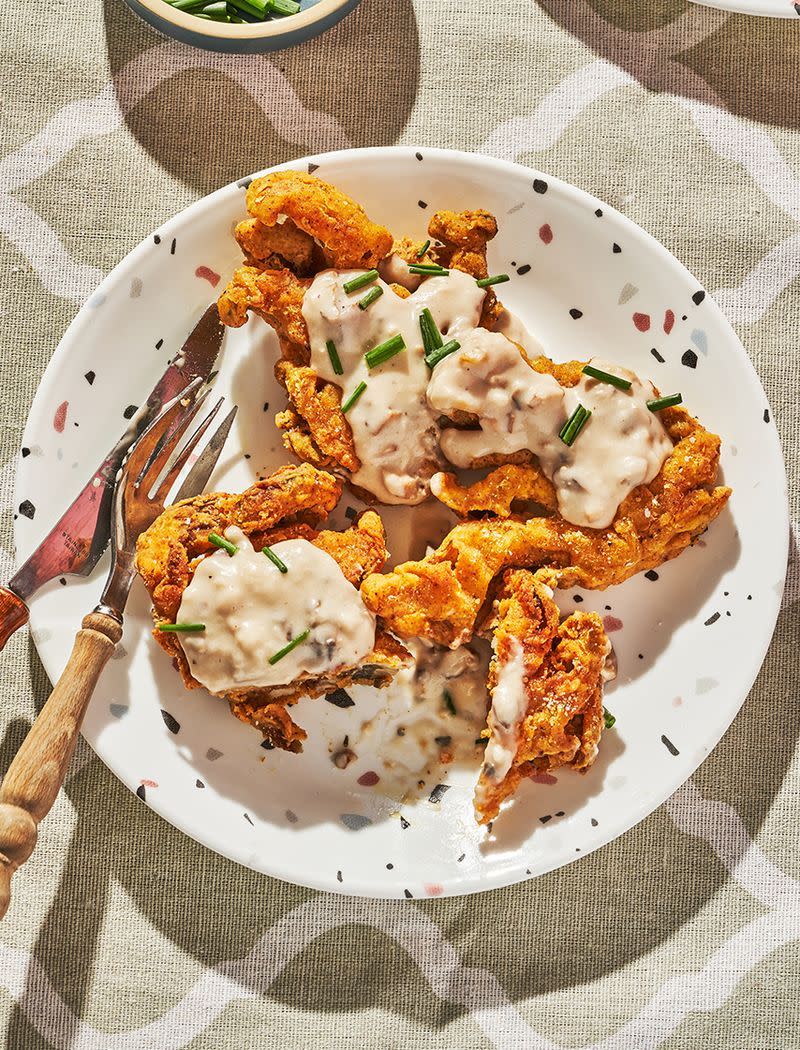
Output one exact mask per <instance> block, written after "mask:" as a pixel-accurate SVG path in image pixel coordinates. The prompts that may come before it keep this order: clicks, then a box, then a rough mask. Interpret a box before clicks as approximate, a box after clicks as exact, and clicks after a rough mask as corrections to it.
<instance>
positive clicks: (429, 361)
mask: <svg viewBox="0 0 800 1050" xmlns="http://www.w3.org/2000/svg"><path fill="white" fill-rule="evenodd" d="M460 347H461V343H459V342H458V341H457V340H456V339H451V340H450V342H449V343H445V344H444V346H440V347H439V349H438V350H434V351H433V353H432V354H427V355H426V357H425V364H426V365H427V366H428V368H435V367H436V366H437V365H438V364H439V362H440V361H441V360H443V359H444V358H445V357H449V356H450V354H454V353H455V352H456V350H458V349H460Z"/></svg>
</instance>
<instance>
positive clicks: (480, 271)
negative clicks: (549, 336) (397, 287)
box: [428, 209, 504, 329]
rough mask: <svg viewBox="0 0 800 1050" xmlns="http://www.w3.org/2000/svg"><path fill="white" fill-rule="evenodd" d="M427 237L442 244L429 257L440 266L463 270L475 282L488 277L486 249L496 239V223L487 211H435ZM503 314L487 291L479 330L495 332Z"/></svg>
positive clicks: (500, 306) (494, 298)
mask: <svg viewBox="0 0 800 1050" xmlns="http://www.w3.org/2000/svg"><path fill="white" fill-rule="evenodd" d="M428 233H429V234H430V235H431V237H433V238H435V239H436V240H437V241H439V242H441V243H440V244H438V245H436V246H435V247H434V248H432V249H431V255H432V256H433V258H434V259H435V260H436V262H438V263H441V265H442V266H447V267H450V268H452V269H454V270H463V271H464V273H468V274H471V275H472V276H473V277H475V278H476V279H481V278H483V277H488V276H489V271H488V269H487V266H486V245H487V244H488V243H489V241H491V240H492V239H493V238H494V237H496V236H497V220H496V219H495V217H494V215H491V214H490V213H489V212H488V211H483V210H482V209H478V210H477V211H461V212H455V211H437V212H436V213H435V214H434V215H433V216H432V217H431V221H430V223H429V224H428ZM503 311H504V307H503V306H502V304H501V303H498V301H497V296H496V295H495V294H494V291H493V290H492V289H491V288H487V289H486V298H485V299H484V300H483V310H482V311H481V320H480V323H481V326H482V327H483V328H489V329H494V326H495V325H496V324H497V322H498V321H499V320H500V317H501V315H502V313H503Z"/></svg>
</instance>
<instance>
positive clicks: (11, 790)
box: [0, 612, 122, 919]
mask: <svg viewBox="0 0 800 1050" xmlns="http://www.w3.org/2000/svg"><path fill="white" fill-rule="evenodd" d="M121 635H122V626H121V624H119V623H118V622H117V621H116V620H115V619H113V618H112V617H111V616H107V615H106V614H105V613H98V612H93V613H90V614H89V615H88V616H86V617H84V620H83V625H82V627H81V630H80V631H78V634H77V636H76V638H75V644H74V646H73V648H72V653H71V655H70V658H69V661H68V662H67V666H66V667H65V668H64V672H63V674H62V675H61V677H60V678H59V680H58V682H56V685H55V688H54V689H53V691H52V693H51V694H50V697H49V699H48V700H47V703H46V704H45V705H44V707H43V708H42V711H41V713H40V714H39V716H38V718H37V719H36V720H35V721H34V723H33V725H32V727H31V730H30V732H29V733H28V735H27V737H26V738H25V740H24V741H23V743H22V747H21V748H20V749H19V751H18V752H17V754H16V756H15V758H14V761H13V762H12V763H11V766H10V767H9V770H8V772H7V773H6V775H5V777H4V778H3V782H2V784H1V785H0V919H2V918H3V916H4V915H5V913H6V911H7V910H8V902H9V899H10V895H11V876H12V875H13V874H14V872H15V871H16V870H17V868H18V867H19V866H20V865H21V864H24V863H25V861H26V860H27V859H28V857H30V855H31V853H32V852H33V848H34V846H35V845H36V838H37V835H38V825H39V822H40V821H41V820H43V819H44V817H46V816H47V814H48V813H49V811H50V807H51V806H52V805H53V802H55V799H56V795H57V794H58V792H59V789H60V788H61V785H62V784H63V782H64V777H65V775H66V772H67V766H68V764H69V760H70V758H71V757H72V752H73V750H74V748H75V741H76V740H77V737H78V730H79V729H80V726H81V722H82V721H83V716H84V713H85V711H86V707H87V705H88V703H89V699H90V698H91V695H92V693H93V692H94V688H95V685H96V684H97V680H98V678H99V677H100V673H101V671H102V670H103V668H104V667H105V665H106V664H107V663H108V660H109V658H110V657H111V654H112V653H113V652H114V648H115V646H116V644H117V642H118V641H119V639H120V637H121Z"/></svg>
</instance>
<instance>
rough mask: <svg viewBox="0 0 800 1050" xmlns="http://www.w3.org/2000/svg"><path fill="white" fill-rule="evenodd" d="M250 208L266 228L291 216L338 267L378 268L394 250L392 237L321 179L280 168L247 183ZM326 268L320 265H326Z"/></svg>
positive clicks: (359, 207) (330, 265)
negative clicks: (382, 260) (284, 217)
mask: <svg viewBox="0 0 800 1050" xmlns="http://www.w3.org/2000/svg"><path fill="white" fill-rule="evenodd" d="M247 210H248V212H249V213H250V214H251V215H252V216H253V217H254V218H256V219H258V220H259V221H260V222H261V223H263V224H264V226H274V225H275V224H276V223H277V222H278V221H279V219H280V218H282V217H283V216H286V217H287V218H289V219H291V220H292V222H294V224H295V225H296V226H298V227H299V228H300V229H301V230H303V231H304V232H305V233H307V234H309V235H310V236H311V237H313V238H314V239H315V240H316V242H317V243H318V244H319V245H320V246H321V248H322V253H323V257H324V260H325V266H328V267H333V268H334V269H337V270H350V269H358V268H360V267H364V269H366V270H369V269H371V268H372V267H373V266H377V265H378V263H379V262H380V261H381V259H383V258H385V257H386V256H387V255H388V254H389V252H390V251H391V249H392V235H391V233H389V231H388V230H387V229H385V228H384V227H383V226H378V225H377V224H376V223H374V222H372V221H371V220H370V218H369V217H368V216H367V213H366V212H365V211H364V209H363V208H362V207H361V205H360V204H356V202H355V201H354V200H352V198H350V197H348V196H347V194H345V193H342V191H341V190H338V189H336V187H335V186H331V185H330V184H329V183H327V182H323V181H322V179H318V178H316V177H315V176H313V175H306V174H305V173H303V172H299V171H276V172H273V173H272V174H271V175H264V176H263V177H262V178H260V179H254V180H253V182H251V183H250V185H249V186H248V187H247ZM325 266H321V267H320V269H324V268H325Z"/></svg>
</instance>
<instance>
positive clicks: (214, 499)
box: [136, 464, 409, 751]
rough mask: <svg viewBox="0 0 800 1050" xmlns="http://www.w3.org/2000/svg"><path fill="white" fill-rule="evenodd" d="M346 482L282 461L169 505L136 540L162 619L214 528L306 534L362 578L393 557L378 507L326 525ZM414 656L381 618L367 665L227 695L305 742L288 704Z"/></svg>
mask: <svg viewBox="0 0 800 1050" xmlns="http://www.w3.org/2000/svg"><path fill="white" fill-rule="evenodd" d="M341 491H342V490H341V484H340V483H339V482H338V481H337V480H336V479H335V478H334V477H332V476H331V475H330V474H326V473H323V472H322V471H319V470H315V469H314V468H313V467H311V466H309V465H308V464H302V465H301V466H297V467H282V468H281V469H280V470H278V471H276V472H275V473H274V474H272V475H271V476H270V477H268V478H265V479H264V480H263V481H259V482H257V483H256V484H255V485H252V486H251V487H250V488H249V489H247V490H246V491H245V492H242V493H238V494H230V493H224V492H217V493H207V494H205V495H202V496H196V497H194V498H192V499H188V500H183V501H181V502H180V503H177V504H175V505H174V506H172V507H168V508H167V509H166V510H165V511H164V513H163V514H161V515H160V516H159V517H158V518H157V519H156V521H155V522H154V523H153V524H152V525H151V526H150V528H149V529H148V530H147V531H146V532H144V533H143V534H142V535H141V536H140V537H139V542H138V544H137V550H136V567H137V569H138V571H139V574H140V575H141V577H142V579H143V581H144V584H145V586H146V587H147V590H148V591H149V593H150V597H151V599H152V602H153V619H154V621H155V623H156V624H159V623H173V622H175V619H176V617H177V615H178V610H179V608H180V605H181V600H182V597H183V592H184V591H185V589H186V587H187V586H188V585H189V582H190V581H191V579H192V576H193V575H194V572H195V570H196V568H197V566H198V564H199V563H200V562H201V561H202V559H203V558H204V557H205V556H206V555H208V554H211V553H213V552H214V551H215V550H216V549H217V548H216V547H215V546H214V545H213V544H212V543H210V542H209V539H208V536H209V533H211V532H216V533H219V534H222V533H223V532H224V531H225V529H226V528H227V527H228V526H229V525H237V526H238V527H239V528H241V529H242V531H243V532H244V533H245V535H246V536H247V537H248V538H249V539H250V541H251V542H252V543H253V545H254V546H255V547H256V549H260V548H261V547H263V546H265V545H267V544H269V545H271V544H273V543H277V542H278V541H279V540H283V539H291V538H302V539H306V540H308V541H309V542H311V543H313V544H314V545H315V546H318V547H320V548H321V549H322V550H324V551H326V552H327V553H328V554H330V555H331V557H333V558H334V559H335V560H336V562H337V563H338V564H339V567H340V568H341V570H342V572H343V574H344V576H345V577H346V578H347V579H348V580H349V581H350V583H352V584H353V586H354V587H358V586H359V584H360V583H361V581H362V580H363V578H364V577H365V576H366V575H367V574H368V573H373V572H377V571H378V570H379V569H380V568H381V567H382V566H383V564H384V562H385V560H386V556H387V551H386V544H385V537H384V531H383V525H382V523H381V520H380V518H379V517H378V515H377V514H375V513H374V511H366V512H365V513H364V514H362V515H361V517H360V518H359V519H358V520H357V521H356V522H355V523H354V524H353V526H352V527H351V528H350V529H348V530H347V531H346V532H343V533H337V532H330V531H322V532H320V531H318V530H317V526H318V525H319V524H320V523H321V522H322V521H323V520H324V519H325V518H326V517H327V516H328V514H330V512H331V511H332V510H333V509H334V507H335V506H336V504H337V503H338V501H339V498H340V496H341ZM153 633H154V637H155V639H156V641H157V642H158V644H159V645H160V646H161V648H162V649H164V650H165V651H166V652H167V653H169V654H170V656H172V657H173V660H174V662H175V664H176V666H177V668H178V670H179V671H180V674H181V677H182V678H183V682H184V684H185V686H186V688H187V689H193V688H196V687H198V685H199V683H198V682H197V681H196V680H195V679H194V678H193V677H192V674H191V672H190V670H189V665H188V662H187V660H186V657H185V654H184V651H183V648H182V646H181V644H180V642H179V640H178V638H177V636H176V635H174V634H170V633H164V632H162V631H158V630H156V631H154V632H153ZM408 658H409V657H408V654H407V653H406V651H405V649H404V648H403V646H402V645H400V643H399V642H397V641H396V640H395V639H394V638H392V637H391V636H390V635H389V634H387V633H386V632H385V631H383V630H382V629H381V628H379V629H378V631H377V634H376V638H375V647H374V649H373V651H372V652H371V653H370V654H369V656H367V657H366V658H365V659H364V661H363V662H362V664H361V665H359V666H357V667H350V668H345V669H343V670H342V671H341V672H339V673H337V674H336V675H332V676H329V677H325V678H315V679H311V678H304V679H298V680H297V681H295V682H292V683H290V684H289V685H282V686H272V687H268V688H262V689H241V690H231V691H230V692H229V693H225V694H224V696H225V699H227V700H228V701H229V702H230V705H231V710H232V711H233V713H234V714H235V715H236V716H237V718H241V719H242V720H243V721H245V722H250V723H251V724H253V725H255V726H256V727H257V728H259V729H260V730H261V731H262V732H263V733H264V735H265V737H266V739H267V740H269V742H270V743H271V744H272V745H273V746H275V747H280V748H285V749H287V750H290V751H299V750H301V749H302V740H304V739H305V735H306V734H305V732H304V731H303V730H302V729H300V728H299V727H298V726H296V725H294V723H293V722H292V719H291V717H290V716H289V713H288V712H287V711H286V705H289V704H293V703H296V702H297V700H299V699H300V697H302V696H320V695H322V694H323V693H327V692H330V691H332V690H333V689H337V688H341V687H343V686H347V685H352V684H367V685H374V686H377V687H380V686H384V685H387V684H388V683H389V682H390V681H391V679H392V677H393V675H394V674H395V672H396V671H397V670H399V668H400V667H401V666H403V664H404V663H406V662H407V660H408Z"/></svg>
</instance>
